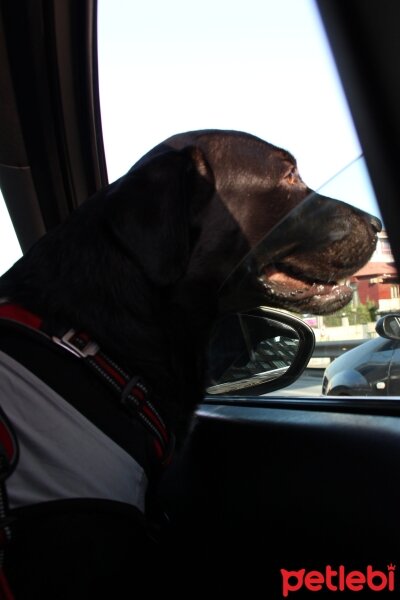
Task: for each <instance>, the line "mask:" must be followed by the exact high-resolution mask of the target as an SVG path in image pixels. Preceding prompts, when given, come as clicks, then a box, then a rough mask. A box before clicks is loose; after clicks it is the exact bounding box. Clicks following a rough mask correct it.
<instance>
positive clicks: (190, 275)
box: [0, 130, 380, 562]
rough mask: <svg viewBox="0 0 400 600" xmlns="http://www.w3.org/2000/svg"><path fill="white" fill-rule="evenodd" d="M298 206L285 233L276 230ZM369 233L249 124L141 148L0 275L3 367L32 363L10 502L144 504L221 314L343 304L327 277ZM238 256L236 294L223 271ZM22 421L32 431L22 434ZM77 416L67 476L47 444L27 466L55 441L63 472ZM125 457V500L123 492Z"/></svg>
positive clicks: (317, 309) (353, 261)
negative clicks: (43, 459)
mask: <svg viewBox="0 0 400 600" xmlns="http://www.w3.org/2000/svg"><path fill="white" fill-rule="evenodd" d="M310 194H312V195H311V197H310V199H309V200H307V202H306V203H305V204H304V206H303V204H302V201H303V200H304V199H305V198H306V197H308V196H310ZM296 207H298V210H299V211H300V212H299V213H298V215H297V217H296V218H294V219H293V220H290V221H288V231H287V232H286V234H285V235H284V236H282V231H285V230H284V229H283V230H282V227H276V226H277V224H278V223H280V222H283V223H284V221H283V220H284V218H285V217H286V216H287V215H289V213H292V211H293V210H295V213H294V214H295V215H296V210H297V208H296ZM379 229H380V224H379V221H378V220H377V219H375V218H373V217H371V216H370V215H367V214H365V213H362V212H361V211H359V210H357V209H355V208H353V207H350V206H348V205H346V204H343V203H341V202H338V201H335V200H332V199H329V198H325V197H322V196H319V195H318V194H314V193H313V192H312V190H310V189H309V188H308V187H307V185H306V184H305V183H304V182H303V181H302V179H301V177H300V175H299V173H298V171H297V167H296V161H295V159H294V158H293V156H292V155H291V154H290V153H289V152H287V151H285V150H282V149H280V148H277V147H275V146H273V145H271V144H269V143H267V142H265V141H263V140H261V139H258V138H257V137H255V136H253V135H249V134H246V133H242V132H237V131H220V130H205V131H195V132H189V133H185V134H181V135H176V136H174V137H171V138H170V139H168V140H166V141H165V142H163V143H162V144H160V145H159V146H157V147H156V148H154V149H153V150H152V151H150V152H149V153H148V154H147V155H145V156H144V157H143V158H142V159H141V160H140V161H139V162H138V163H137V164H136V165H134V166H133V167H132V169H131V170H130V171H129V172H128V173H127V174H126V175H124V176H123V177H121V178H120V179H119V180H118V181H116V182H115V183H113V184H111V185H109V186H108V187H106V188H105V189H103V190H102V191H100V192H99V193H97V194H96V195H95V196H94V197H92V198H91V199H89V200H87V201H86V202H85V203H84V204H83V205H82V206H81V207H80V208H79V209H78V210H76V211H75V212H74V213H73V214H72V215H71V216H70V218H69V219H68V220H66V221H65V222H64V223H63V224H62V225H60V226H59V227H58V228H56V229H54V230H53V231H50V232H49V233H48V234H47V235H45V236H44V237H43V238H42V239H41V240H39V242H37V243H36V244H35V245H34V246H33V247H32V248H31V250H30V251H29V252H28V253H27V254H26V255H25V256H24V257H23V258H21V260H19V261H18V262H17V263H16V264H15V265H14V266H13V267H12V268H11V269H10V270H9V271H8V272H7V273H6V274H5V275H3V277H2V278H1V279H0V298H2V302H3V303H2V304H1V305H0V317H1V329H0V331H1V333H0V350H1V351H2V355H3V357H4V356H5V357H6V359H7V360H8V363H7V364H6V363H3V367H4V368H3V371H1V373H3V372H4V371H6V367H7V368H8V367H10V364H9V363H10V360H11V359H12V362H11V368H12V369H13V373H14V374H17V376H19V377H20V378H21V377H25V378H26V377H28V372H29V373H33V374H34V377H35V379H34V381H33V383H32V381H30V387H31V388H32V387H34V388H35V390H36V399H35V400H32V405H31V409H30V410H28V409H26V410H25V411H22V409H21V410H20V411H19V413H18V415H17V416H16V415H15V414H14V413H13V414H12V416H13V419H14V425H15V427H16V429H17V433H18V435H19V437H20V439H21V440H22V441H21V445H22V450H21V457H20V461H21V463H22V464H23V465H25V471H24V472H25V474H26V471H27V470H29V472H30V475H29V477H25V479H24V474H23V473H24V472H22V471H21V472H20V473H19V474H18V467H17V470H16V474H15V475H13V476H12V477H14V479H15V480H17V483H16V484H14V486H13V485H12V477H11V478H10V486H9V487H10V492H9V493H10V502H11V506H12V507H15V510H17V511H18V510H21V509H23V508H24V507H26V506H28V505H29V506H32V505H34V504H37V505H39V504H41V503H48V502H50V501H54V500H58V501H60V500H61V501H65V500H67V501H68V500H71V499H74V498H78V497H79V498H82V497H88V498H97V499H98V500H104V499H106V500H108V501H109V500H112V501H117V502H122V503H124V504H128V505H129V504H132V505H134V506H136V507H137V508H138V509H139V510H140V511H143V510H144V508H145V502H144V500H143V498H144V497H145V493H146V485H147V480H148V479H151V478H152V477H153V476H156V475H157V474H158V472H159V468H160V465H162V464H165V463H168V460H169V458H170V454H171V450H172V438H173V435H175V436H176V437H177V438H178V442H179V441H180V440H181V439H182V438H183V437H184V435H185V432H186V430H187V426H188V422H189V420H190V416H191V415H192V413H193V411H194V408H195V406H196V405H197V404H198V402H199V401H200V400H201V398H202V394H203V391H204V353H205V347H206V343H207V339H208V335H209V332H210V330H211V328H212V326H213V324H214V323H215V321H216V319H217V318H218V316H219V315H220V314H221V311H231V312H233V311H240V310H241V309H247V308H252V307H255V306H260V305H263V304H264V305H270V306H276V307H281V308H285V309H289V310H292V311H296V312H300V313H301V312H313V313H317V314H326V313H330V312H333V311H335V310H337V309H339V308H341V307H342V306H344V305H345V304H347V303H348V302H349V300H350V298H351V290H350V289H349V288H347V287H346V286H344V285H341V284H340V281H341V280H342V279H343V278H345V277H347V276H348V275H350V274H351V273H353V272H355V271H356V270H357V269H359V268H360V267H361V266H362V265H363V264H364V263H365V262H366V261H367V260H368V259H369V257H370V255H371V253H372V252H373V250H374V247H375V243H376V233H377V231H379ZM274 232H275V233H274ZM268 233H270V237H269V238H268V237H267V241H266V245H265V243H264V240H265V236H266V235H267V234H268ZM251 252H252V253H251ZM249 253H251V254H250V256H251V264H252V268H251V269H250V271H249V270H248V269H247V273H248V274H247V279H245V285H242V286H241V289H240V290H239V291H240V293H239V291H238V289H235V285H234V283H235V273H239V272H240V266H239V267H238V265H242V266H243V264H245V262H244V263H243V260H244V259H245V260H246V257H247V256H249ZM235 269H236V271H235ZM231 273H233V276H231V277H230V274H231ZM249 273H250V275H249ZM9 359H10V360H9ZM7 360H6V362H7ZM18 365H22V368H23V369H24V370H23V371H22V374H21V370H20V369H19V366H18ZM83 365H84V366H83ZM87 365H88V366H89V367H90V368H87ZM35 386H36V387H35ZM40 386H42V387H40ZM44 386H45V387H44ZM3 389H5V388H3ZM24 389H25V388H24ZM44 390H46V391H44ZM49 390H50V391H49ZM52 392H55V393H56V395H54V394H52ZM114 392H115V398H114V396H113V400H112V401H110V396H111V395H112V394H114ZM21 394H22V396H23V395H24V394H23V393H22V392H20V393H19V397H21ZM46 394H48V395H49V402H48V403H47V404H48V405H51V407H52V409H51V410H52V412H50V409H49V408H46V403H45V402H44V401H43V398H47V396H46ZM40 398H42V401H41V400H40ZM23 400H24V401H25V402H28V399H27V398H23ZM2 407H3V409H4V410H5V412H6V413H8V412H9V411H10V412H11V413H12V408H11V407H10V406H9V404H8V403H7V402H4V401H3V402H2ZM21 415H22V416H21ZM34 415H36V421H35V419H34ZM13 419H12V420H13ZM39 419H40V420H41V421H40V422H41V423H42V424H43V423H46V424H47V423H48V427H46V426H43V428H41V427H39V426H38V423H37V421H38V420H39ZM63 419H66V420H67V421H68V423H69V425H68V427H67V429H66V431H67V432H68V433H67V434H65V436H64V437H65V439H64V438H63V428H64V426H63V423H64V421H63ZM31 420H32V421H35V423H34V424H35V428H36V431H40V435H39V436H36V437H35V436H33V437H32V438H31V439H28V440H25V436H26V430H27V428H28V429H29V427H30V425H29V423H30V421H31ZM76 423H78V424H77V425H76ZM75 426H76V427H77V431H78V433H77V435H76V439H75V440H74V444H75V446H74V448H75V449H76V448H78V450H77V456H78V457H79V453H80V452H82V456H83V458H82V459H81V460H80V459H79V458H77V457H75V459H74V460H75V463H74V464H75V466H76V469H77V474H75V477H73V476H71V477H72V483H68V481H66V479H67V480H68V478H65V477H64V478H61V480H60V479H57V468H58V465H57V460H59V458H58V457H59V454H60V452H58V454H57V458H55V459H54V461H55V466H54V465H53V467H54V468H51V469H50V472H49V471H48V470H46V469H41V468H40V464H39V463H40V460H39V459H38V460H37V461H36V462H35V460H34V459H32V456H31V458H30V460H33V463H34V464H33V466H32V464H31V463H30V462H29V460H28V458H27V454H28V453H30V455H32V452H34V450H35V448H36V447H39V450H38V452H39V454H41V455H42V456H43V455H44V454H45V453H46V452H47V456H49V457H51V454H52V452H53V450H54V448H55V447H56V446H57V447H58V450H59V446H60V445H61V448H63V449H62V452H61V453H62V458H61V459H60V465H59V466H60V469H62V470H63V472H64V473H65V472H66V470H68V472H69V470H70V469H71V468H72V467H71V465H70V464H69V463H68V460H67V458H66V455H67V454H68V453H69V452H72V451H73V449H71V447H70V440H71V436H73V433H71V432H73V431H74V429H73V428H74V427H75ZM55 430H56V431H57V434H56V435H54V431H55ZM94 430H95V431H94ZM98 431H100V433H98ZM52 432H53V433H52ZM86 434H87V435H88V436H90V439H91V440H92V439H94V438H95V437H96V436H98V438H96V440H95V442H93V444H94V446H93V448H95V449H96V450H94V449H93V451H92V454H91V449H90V448H87V447H85V448H84V449H82V450H81V449H80V446H81V445H84V442H85V439H86ZM101 436H103V437H101ZM28 437H29V436H28ZM106 438H108V439H111V442H112V444H111V447H109V446H110V445H109V444H108V442H107V441H106ZM64 443H65V448H64V446H63V444H64ZM115 446H118V447H120V448H122V450H123V452H124V453H126V454H128V455H129V459H131V461H130V462H129V460H126V459H125V455H124V456H120V454H118V452H119V450H118V448H115ZM28 449H29V450H28ZM97 451H98V452H99V454H96V452H97ZM93 454H94V456H93ZM117 455H118V456H117ZM52 460H53V459H51V458H50V459H49V461H50V462H51V461H52ZM63 461H64V462H63ZM65 461H66V462H65ZM108 461H110V463H111V468H110V469H108V468H106V467H107V464H108ZM113 461H114V462H113ZM64 463H65V464H64ZM67 463H68V464H67ZM100 463H101V464H102V466H101V468H99V464H100ZM74 468H75V467H74ZM130 468H132V471H134V472H135V473H136V475H135V477H136V479H135V482H134V483H133V482H130V484H131V485H132V487H134V486H135V485H136V486H138V487H139V488H140V489H141V491H140V492H139V493H136V492H135V493H136V496H135V494H133V496H132V493H131V491H130V490H128V491H127V490H126V489H125V487H124V486H126V480H127V479H129V478H130V471H129V470H130ZM141 469H142V470H141ZM72 470H73V469H72ZM88 473H92V474H93V473H94V474H95V475H96V481H95V482H93V481H92V480H91V478H90V477H89V475H88ZM81 479H83V480H85V482H84V484H81V483H80V480H81ZM86 479H87V481H86ZM99 479H102V480H103V481H102V483H100V484H99ZM78 480H79V481H78ZM54 481H56V483H57V485H56V484H55V483H54ZM121 482H122V483H121ZM35 486H36V488H37V489H34V490H33V491H32V489H29V490H28V489H27V488H28V487H30V488H32V487H33V488H35ZM110 490H111V492H110ZM46 506H47V504H46ZM26 561H27V562H28V558H26Z"/></svg>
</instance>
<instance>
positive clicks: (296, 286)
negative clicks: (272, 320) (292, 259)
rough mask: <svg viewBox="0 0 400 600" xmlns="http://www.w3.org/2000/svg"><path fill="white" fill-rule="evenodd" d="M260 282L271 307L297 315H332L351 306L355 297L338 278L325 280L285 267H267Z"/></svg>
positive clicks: (276, 265)
mask: <svg viewBox="0 0 400 600" xmlns="http://www.w3.org/2000/svg"><path fill="white" fill-rule="evenodd" d="M259 282H260V283H261V284H262V286H263V292H264V295H265V296H266V297H267V299H268V303H269V304H273V305H274V306H279V307H282V308H287V309H289V310H293V311H295V312H310V313H314V314H320V315H322V314H327V313H331V312H334V311H336V310H339V309H340V308H342V307H343V306H345V305H346V304H348V303H349V302H350V300H351V298H352V295H353V290H352V289H351V288H350V287H349V286H348V285H345V284H343V283H340V282H339V281H338V280H336V279H333V278H332V279H329V281H323V280H321V279H318V278H316V277H313V276H312V275H311V274H307V275H304V274H303V273H302V274H299V273H297V272H295V271H294V270H292V269H291V268H290V267H289V266H287V265H284V264H274V265H268V266H266V267H264V268H263V269H262V272H261V275H260V277H259Z"/></svg>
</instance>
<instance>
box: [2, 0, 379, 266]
mask: <svg viewBox="0 0 400 600" xmlns="http://www.w3.org/2000/svg"><path fill="white" fill-rule="evenodd" d="M98 13H99V14H98V38H99V51H98V55H99V78H100V101H101V111H102V121H103V135H104V143H105V150H106V158H107V166H108V175H109V180H110V181H114V180H115V179H117V178H118V177H119V176H121V175H123V174H124V173H125V172H126V171H127V170H128V169H129V168H130V167H131V165H132V164H134V163H135V162H136V161H137V160H138V159H139V158H140V157H141V156H142V155H143V154H145V153H146V152H147V151H148V150H150V149H151V148H152V147H153V146H155V145H157V144H158V143H160V142H161V141H163V140H164V139H166V138H167V137H169V136H171V135H173V134H175V133H179V132H183V131H189V130H193V129H209V128H217V129H236V130H241V131H247V132H249V133H252V134H255V135H257V136H259V137H261V138H263V139H265V140H266V141H268V142H270V143H272V144H275V145H277V146H280V147H283V148H286V149H287V150H289V151H290V152H291V153H292V154H294V156H295V157H296V159H297V162H298V166H299V170H300V173H301V175H302V178H303V180H304V181H305V182H306V183H307V185H308V186H309V187H311V188H313V189H318V190H319V189H320V188H321V186H324V184H325V183H326V182H327V181H330V183H329V185H328V186H327V187H325V186H324V187H323V188H322V189H321V191H323V192H324V193H325V194H327V195H333V196H334V197H338V198H340V199H343V200H345V201H347V202H350V203H351V204H355V205H356V206H359V207H360V208H363V209H364V210H367V211H368V212H371V213H374V214H376V215H378V216H379V211H378V208H377V205H376V203H375V201H374V195H373V192H372V188H371V187H370V183H369V180H368V175H367V172H366V170H365V169H364V167H363V165H362V164H360V161H356V162H354V161H355V159H356V158H357V157H359V156H360V154H361V149H360V145H359V142H358V138H357V135H356V132H355V129H354V126H353V122H352V119H351V115H350V112H349V109H348V106H347V103H346V100H345V96H344V93H343V90H342V87H341V84H340V80H339V77H338V74H337V71H336V67H335V64H334V61H333V58H332V55H331V53H330V49H329V45H328V43H327V40H326V36H325V33H324V30H323V26H322V23H321V21H320V17H319V14H318V11H317V8H316V5H315V3H314V0H246V2H243V0H202V1H201V2H198V1H197V2H194V1H193V0H168V1H165V0H146V1H145V2H144V1H143V0H140V1H135V0H98ZM350 163H352V166H351V168H349V169H346V168H345V167H346V166H347V165H349V164H350ZM338 172H341V175H340V177H337V178H335V179H333V180H332V177H333V176H334V175H335V174H336V173H338ZM10 231H11V232H12V227H11V224H10V221H9V219H7V214H6V211H5V210H4V208H3V206H2V203H1V202H0V273H1V272H3V271H4V270H5V269H6V268H8V267H9V266H10V265H11V264H12V263H13V262H14V261H15V260H16V259H17V258H18V257H19V255H20V249H19V245H18V243H17V242H16V240H15V236H13V235H11V234H10Z"/></svg>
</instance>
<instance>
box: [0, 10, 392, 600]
mask: <svg viewBox="0 0 400 600" xmlns="http://www.w3.org/2000/svg"><path fill="white" fill-rule="evenodd" d="M318 6H319V8H320V10H321V16H322V18H323V21H324V24H325V26H326V28H327V31H328V35H329V38H330V40H331V43H332V48H333V52H334V54H335V57H336V60H337V64H338V66H339V70H340V73H341V75H342V78H343V82H344V86H345V90H346V93H347V96H348V99H349V102H350V106H351V108H352V112H353V117H354V121H355V124H356V127H357V129H358V133H359V136H360V139H361V143H362V145H363V150H364V153H365V157H366V161H367V165H368V168H369V171H370V174H371V178H372V181H373V184H374V187H375V190H376V194H377V197H378V200H379V206H380V209H381V211H382V215H383V216H384V219H385V223H386V226H387V231H388V234H389V238H390V242H391V244H392V249H393V252H394V255H395V258H396V259H397V264H399V263H398V257H399V256H400V241H399V238H398V235H397V210H398V209H397V204H396V203H397V197H398V191H397V186H398V176H397V167H398V165H397V162H398V161H397V157H398V156H399V154H400V152H399V140H400V134H399V110H398V107H399V106H400V102H398V100H399V78H398V76H397V75H398V69H399V58H398V57H399V56H400V53H399V52H395V51H393V48H396V47H397V46H398V43H399V41H398V34H397V23H398V22H399V16H400V15H399V5H397V4H395V3H386V10H379V19H377V18H376V14H375V11H374V10H373V6H375V8H376V6H377V4H376V3H368V4H367V3H365V2H360V1H355V0H351V1H350V2H348V3H346V6H342V5H340V4H338V3H336V2H334V1H333V0H319V1H318ZM379 6H381V4H379ZM95 12H96V3H95V2H94V0H93V1H90V0H85V1H83V0H82V2H79V3H68V2H57V1H56V0H54V1H52V2H45V1H43V2H36V3H30V2H27V3H24V4H23V5H20V4H19V3H11V2H3V3H2V5H1V16H2V26H3V31H2V36H1V39H2V44H3V53H2V57H3V58H2V60H3V61H4V64H3V67H2V70H1V72H2V82H3V85H4V90H5V92H6V94H5V96H4V98H5V100H4V101H3V103H2V108H1V122H2V126H3V127H5V131H6V132H7V134H6V135H5V136H4V137H3V138H2V141H1V150H2V161H1V162H2V165H3V166H2V167H1V170H0V176H1V180H0V185H1V188H2V191H3V194H4V197H5V200H6V203H7V205H8V207H9V212H10V214H11V217H12V220H13V223H14V226H15V229H16V232H17V234H18V237H19V239H20V242H21V246H22V248H23V249H25V248H27V247H29V245H30V244H31V243H32V241H33V240H34V239H36V238H37V237H38V236H39V235H40V234H41V233H43V232H44V231H45V230H47V229H48V228H50V227H52V226H53V225H54V224H57V223H58V222H60V221H61V220H62V219H63V218H64V217H65V215H66V214H68V213H69V212H70V211H71V210H73V208H75V207H76V206H77V205H79V203H80V202H81V201H83V199H84V198H85V197H86V196H87V195H88V194H89V193H91V192H92V191H94V190H95V189H98V188H99V187H100V186H101V185H102V184H104V183H105V181H106V178H107V176H106V169H105V159H104V151H103V146H102V132H101V121H100V111H99V102H98V95H97V67H96V44H95V43H93V42H95V37H96V26H95ZM365 57H367V59H365ZM44 65H45V67H44ZM288 76H290V73H288ZM138 93H140V90H139V91H138ZM20 191H21V193H19V192H20ZM399 464H400V413H399V405H398V401H397V400H396V399H394V398H386V399H385V398H384V399H379V401H378V400H376V399H374V398H365V397H360V398H358V397H354V398H352V399H351V400H349V399H348V398H346V399H343V398H329V397H328V398H322V397H319V396H318V397H315V396H307V395H306V394H303V395H301V394H300V395H296V396H293V397H287V396H285V395H283V394H280V392H279V391H276V392H275V393H274V395H273V396H268V397H255V396H253V395H246V394H243V395H230V394H229V393H228V394H225V395H218V397H215V396H212V395H206V396H205V398H204V402H203V403H202V405H201V406H200V407H199V409H198V411H197V412H196V415H195V417H194V420H193V426H192V430H191V434H190V437H189V439H188V441H187V443H186V445H185V448H184V449H183V452H182V453H181V454H180V455H179V456H178V457H177V459H176V461H175V462H174V464H173V465H172V466H171V468H170V469H169V470H168V472H167V473H166V475H165V477H164V479H163V481H162V484H161V486H160V489H159V493H158V497H159V506H157V507H155V514H156V515H157V516H156V518H155V527H156V529H157V534H158V535H159V536H160V540H161V542H160V544H161V546H160V548H161V552H162V554H163V557H164V559H165V565H167V566H168V569H167V572H166V573H164V572H163V573H162V577H165V582H166V585H167V584H168V585H171V586H174V585H175V586H176V589H179V588H180V586H181V585H182V586H183V588H184V589H188V588H189V591H188V592H187V594H188V595H191V594H192V590H193V588H195V589H196V590H200V589H201V587H202V586H203V585H204V586H205V588H206V589H208V590H216V591H217V593H221V594H222V593H227V592H228V591H229V592H231V591H232V590H238V589H239V585H244V586H246V590H247V594H248V597H255V594H262V595H263V596H265V597H271V598H273V597H276V598H277V597H282V596H285V597H286V596H288V595H289V594H291V593H292V592H295V591H296V592H299V591H305V592H306V593H307V592H309V591H314V592H319V591H327V592H330V591H340V592H343V591H351V592H352V591H361V590H363V591H368V589H369V590H373V591H386V590H387V591H390V590H391V587H392V588H393V587H395V588H396V589H398V587H399V584H398V582H397V579H396V578H395V576H396V573H395V567H396V564H397V563H396V561H398V557H399V552H400V547H399V540H400V519H399V516H398V512H399V511H398V507H399V505H400V488H399V486H398V484H397V473H398V468H399ZM160 515H163V516H164V517H165V518H161V517H160ZM388 565H389V566H388ZM160 573H161V571H160ZM291 573H292V574H291ZM135 576H136V575H135ZM156 576H157V574H156V575H155V577H156ZM159 577H160V578H161V575H159ZM187 586H188V588H187ZM357 586H358V587H357Z"/></svg>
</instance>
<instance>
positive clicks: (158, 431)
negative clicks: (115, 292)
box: [0, 302, 175, 466]
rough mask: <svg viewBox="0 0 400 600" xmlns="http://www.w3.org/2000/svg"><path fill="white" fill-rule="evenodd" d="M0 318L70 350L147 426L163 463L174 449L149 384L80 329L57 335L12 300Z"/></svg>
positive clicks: (3, 306)
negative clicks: (125, 367)
mask: <svg viewBox="0 0 400 600" xmlns="http://www.w3.org/2000/svg"><path fill="white" fill-rule="evenodd" d="M0 319H7V320H11V321H15V322H17V323H19V324H20V325H23V326H25V327H28V328H30V329H33V330H35V331H37V332H38V333H39V334H40V335H43V336H45V337H46V338H48V339H50V340H52V341H53V342H54V343H55V344H57V345H58V346H60V347H61V348H63V349H65V350H66V351H68V352H71V353H72V354H74V355H75V356H76V357H77V358H79V359H81V360H82V361H83V362H84V364H86V365H87V366H88V367H89V368H91V369H92V371H94V372H95V373H96V374H97V376H98V377H100V378H101V379H102V381H103V382H105V383H106V384H107V385H108V387H109V388H110V389H111V391H112V392H113V394H114V396H116V397H117V399H118V402H119V405H120V406H122V407H123V409H124V410H125V411H126V412H127V413H128V414H129V416H131V417H133V418H135V419H138V420H139V421H140V422H141V423H142V424H143V425H144V427H145V428H146V429H147V430H148V432H149V433H150V435H151V438H152V441H153V447H154V451H155V454H156V457H157V461H158V462H159V463H160V464H161V465H162V466H167V465H168V464H169V463H170V462H171V459H172V454H173V451H174V445H175V443H174V436H173V435H172V434H171V432H170V431H169V430H168V428H167V426H166V424H165V422H164V419H163V418H162V417H161V415H160V412H159V411H158V410H157V409H156V408H155V406H154V402H153V401H152V400H151V392H150V388H149V386H148V385H147V384H146V383H145V382H144V381H143V380H142V379H141V378H140V377H139V376H137V375H134V376H132V375H131V374H129V373H127V372H126V371H125V369H122V368H121V367H120V366H119V365H118V364H117V363H116V362H115V361H114V360H113V359H112V358H110V357H109V356H108V355H107V354H105V353H104V352H102V351H101V349H100V347H99V346H98V344H97V343H96V342H95V341H94V340H93V339H92V338H91V336H90V335H89V334H87V333H86V332H84V331H76V330H74V329H69V330H68V331H66V333H64V334H63V335H61V336H53V335H49V334H48V333H47V332H45V331H44V330H43V319H42V318H41V317H39V316H38V315H35V314H34V313H32V312H30V311H29V310H26V309H25V308H23V307H22V306H19V305H16V304H13V303H9V302H6V303H3V304H0Z"/></svg>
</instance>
